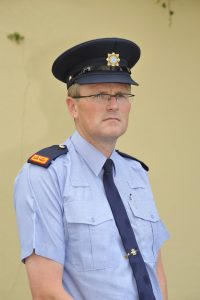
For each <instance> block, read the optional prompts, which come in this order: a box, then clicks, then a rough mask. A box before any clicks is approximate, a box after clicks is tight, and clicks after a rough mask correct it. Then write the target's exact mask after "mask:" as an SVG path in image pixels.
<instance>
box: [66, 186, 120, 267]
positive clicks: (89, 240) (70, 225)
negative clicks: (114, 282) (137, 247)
mask: <svg viewBox="0 0 200 300" xmlns="http://www.w3.org/2000/svg"><path fill="white" fill-rule="evenodd" d="M77 192H78V194H79V195H82V197H76V196H77ZM104 200H105V199H104V195H101V199H99V196H98V195H95V196H93V195H92V193H91V191H90V188H89V187H86V186H85V187H74V192H73V193H72V196H71V197H70V198H68V201H66V202H65V204H64V213H65V218H66V224H67V231H68V237H69V239H68V245H67V248H66V259H67V261H68V262H69V263H70V264H71V265H73V267H74V268H75V269H76V270H77V271H89V270H97V269H105V268H111V267H114V266H115V265H117V257H118V251H119V247H118V246H117V245H116V243H117V238H116V227H115V223H114V220H113V216H112V213H111V210H110V207H109V205H108V203H107V200H106V201H104Z"/></svg>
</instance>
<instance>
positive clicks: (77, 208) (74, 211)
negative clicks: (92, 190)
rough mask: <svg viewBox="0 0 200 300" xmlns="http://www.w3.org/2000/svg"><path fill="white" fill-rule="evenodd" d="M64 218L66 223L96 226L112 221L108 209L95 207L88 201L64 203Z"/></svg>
mask: <svg viewBox="0 0 200 300" xmlns="http://www.w3.org/2000/svg"><path fill="white" fill-rule="evenodd" d="M64 206H65V216H66V220H67V222H68V223H77V224H80V223H81V224H88V225H98V224H101V223H103V222H106V221H108V220H112V219H113V215H112V212H111V210H110V208H109V207H104V206H103V205H102V207H99V209H97V207H96V206H95V203H91V202H90V201H79V200H77V201H69V202H67V203H65V205H64Z"/></svg>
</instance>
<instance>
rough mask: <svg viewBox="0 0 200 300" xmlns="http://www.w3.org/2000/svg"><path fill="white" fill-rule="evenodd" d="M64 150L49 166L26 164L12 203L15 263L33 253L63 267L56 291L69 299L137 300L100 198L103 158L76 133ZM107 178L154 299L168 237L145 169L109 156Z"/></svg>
mask: <svg viewBox="0 0 200 300" xmlns="http://www.w3.org/2000/svg"><path fill="white" fill-rule="evenodd" d="M65 144H66V145H67V147H68V150H69V152H68V153H67V154H66V155H62V156H60V157H58V158H57V159H56V160H55V161H53V162H52V164H51V165H50V167H49V168H48V169H45V168H42V167H39V166H35V165H31V164H28V163H27V164H25V165H24V167H23V168H22V170H21V171H20V173H19V174H18V176H17V178H16V182H15V192H14V202H15V208H16V213H17V223H18V228H19V236H20V244H21V259H22V260H24V259H25V258H26V257H28V256H30V255H31V254H32V253H33V251H35V253H36V254H38V255H41V256H44V257H47V258H49V259H52V260H54V261H56V262H58V263H60V264H62V265H63V266H64V271H63V286H64V288H65V289H66V291H67V292H68V293H69V294H70V295H71V296H72V297H73V299H75V300H94V299H95V300H102V299H105V300H122V299H124V300H138V295H137V288H136V283H135V279H134V277H133V273H132V270H131V267H130V265H129V262H128V260H127V259H126V258H125V255H126V253H125V250H124V247H123V245H122V241H121V238H120V235H119V233H118V230H117V227H116V225H115V221H114V218H113V215H112V212H111V209H110V206H109V204H108V201H107V198H106V196H105V192H104V187H103V183H102V173H103V171H102V167H103V165H104V163H105V161H106V157H105V156H104V155H103V154H102V153H101V152H99V151H98V150H97V149H96V148H94V147H93V146H92V145H91V144H89V143H88V142H87V141H86V140H85V139H83V138H82V137H81V136H80V135H79V134H78V132H75V133H74V134H73V135H72V136H71V137H70V138H69V139H68V140H67V141H66V142H65ZM111 159H112V160H113V161H114V165H115V174H114V181H115V184H116V186H117V188H118V190H119V193H120V195H121V198H122V201H123V203H124V206H125V208H126V211H127V214H128V216H129V219H130V221H131V225H132V227H133V230H134V233H135V236H136V239H137V242H138V245H139V248H140V251H141V253H142V256H143V258H144V261H145V263H146V267H147V270H148V272H149V276H150V279H151V282H152V286H153V290H154V294H155V297H156V300H161V299H162V296H161V291H160V287H159V283H158V280H157V277H156V271H155V264H156V259H157V254H158V251H159V249H160V247H161V245H162V243H163V242H164V241H165V240H166V239H167V238H168V232H167V230H166V229H165V226H164V225H163V223H162V221H161V220H160V217H159V215H158V212H157V209H156V206H155V203H154V199H153V195H152V192H151V188H150V185H149V181H148V177H147V173H146V171H145V170H144V169H143V168H142V166H141V164H140V163H138V162H137V161H134V160H131V159H128V158H124V157H122V156H120V155H119V154H118V153H117V152H116V151H113V153H112V155H111Z"/></svg>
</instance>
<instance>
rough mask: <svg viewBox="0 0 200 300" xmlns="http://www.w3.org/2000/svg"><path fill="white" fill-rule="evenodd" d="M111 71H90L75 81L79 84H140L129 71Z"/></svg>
mask: <svg viewBox="0 0 200 300" xmlns="http://www.w3.org/2000/svg"><path fill="white" fill-rule="evenodd" d="M110 73H111V72H109V73H108V72H107V73H106V72H102V73H101V74H98V73H88V74H87V76H86V75H84V76H80V77H76V79H75V80H74V82H73V83H72V84H74V83H79V84H92V83H124V84H132V85H138V83H137V82H136V81H134V80H133V79H132V78H131V77H130V75H129V74H127V73H121V74H119V72H117V73H113V74H110Z"/></svg>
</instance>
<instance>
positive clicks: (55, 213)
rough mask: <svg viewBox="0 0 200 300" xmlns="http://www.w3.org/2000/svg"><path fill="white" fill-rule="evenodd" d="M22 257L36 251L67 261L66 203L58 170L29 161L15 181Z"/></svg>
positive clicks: (58, 260)
mask: <svg viewBox="0 0 200 300" xmlns="http://www.w3.org/2000/svg"><path fill="white" fill-rule="evenodd" d="M14 204H15V209H16V215H17V225H18V231H19V238H20V245H21V259H22V260H24V259H25V258H26V257H28V256H30V255H31V254H32V253H33V251H34V252H35V253H36V254H37V255H40V256H43V257H46V258H49V259H52V260H54V261H56V262H58V263H60V264H62V265H63V264H64V259H65V234H64V224H63V204H62V197H61V192H60V189H59V184H58V180H57V177H56V174H55V171H54V170H53V169H52V168H51V167H49V169H45V168H42V167H38V166H34V165H30V164H26V165H25V166H24V167H23V168H22V170H21V172H20V173H19V175H18V176H17V178H16V181H15V187H14Z"/></svg>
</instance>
